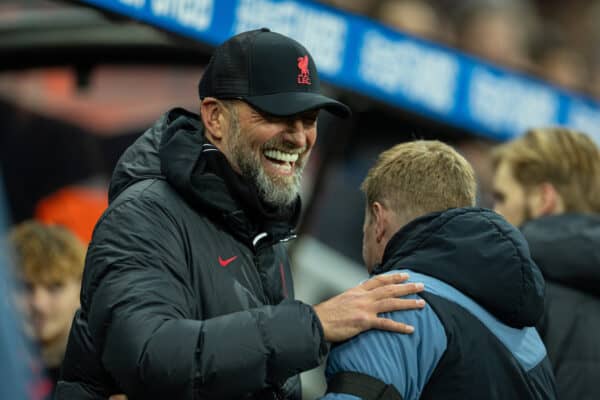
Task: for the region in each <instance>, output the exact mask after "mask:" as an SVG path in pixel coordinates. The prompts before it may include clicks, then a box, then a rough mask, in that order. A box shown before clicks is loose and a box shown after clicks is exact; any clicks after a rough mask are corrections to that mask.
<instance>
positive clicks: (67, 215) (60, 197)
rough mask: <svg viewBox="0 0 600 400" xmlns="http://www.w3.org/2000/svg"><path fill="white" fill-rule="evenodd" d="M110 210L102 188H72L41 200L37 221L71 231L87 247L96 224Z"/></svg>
mask: <svg viewBox="0 0 600 400" xmlns="http://www.w3.org/2000/svg"><path fill="white" fill-rule="evenodd" d="M106 207H108V191H107V190H106V189H104V188H101V187H93V186H85V185H69V186H65V187H62V188H60V189H59V190H57V191H54V192H52V193H50V194H49V195H47V196H44V197H43V198H41V199H40V200H39V201H38V202H37V204H36V207H35V219H37V220H38V221H41V222H43V223H45V224H56V225H61V226H64V227H66V228H68V229H69V230H70V231H71V232H73V233H74V234H75V235H76V236H77V237H78V238H79V239H80V240H81V241H82V243H84V244H85V245H86V246H87V245H88V244H89V243H90V240H92V232H93V231H94V226H95V225H96V222H98V220H99V219H100V216H101V215H102V213H103V212H104V210H106Z"/></svg>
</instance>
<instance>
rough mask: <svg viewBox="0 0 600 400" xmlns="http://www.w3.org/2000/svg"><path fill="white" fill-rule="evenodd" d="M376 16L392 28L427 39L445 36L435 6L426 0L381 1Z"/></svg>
mask: <svg viewBox="0 0 600 400" xmlns="http://www.w3.org/2000/svg"><path fill="white" fill-rule="evenodd" d="M374 17H375V19H377V20H379V21H380V22H381V23H382V24H384V25H387V26H389V27H390V28H393V29H397V30H399V31H402V32H406V33H409V34H412V35H415V36H420V37H423V38H426V39H430V40H440V39H442V38H443V36H444V35H443V33H444V32H442V26H443V24H442V21H441V20H440V18H439V17H438V15H437V12H436V10H435V8H434V7H433V6H432V5H431V4H430V3H429V2H427V1H424V0H384V1H381V2H380V3H379V4H378V6H377V8H376V10H375V12H374Z"/></svg>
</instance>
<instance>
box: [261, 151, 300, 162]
mask: <svg viewBox="0 0 600 400" xmlns="http://www.w3.org/2000/svg"><path fill="white" fill-rule="evenodd" d="M265 156H266V157H269V158H272V159H274V160H277V161H283V162H296V160H298V154H291V153H284V152H283V151H280V150H274V149H270V150H265Z"/></svg>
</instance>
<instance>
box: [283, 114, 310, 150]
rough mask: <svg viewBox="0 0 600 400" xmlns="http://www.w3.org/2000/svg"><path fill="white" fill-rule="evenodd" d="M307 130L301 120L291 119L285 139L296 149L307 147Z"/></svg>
mask: <svg viewBox="0 0 600 400" xmlns="http://www.w3.org/2000/svg"><path fill="white" fill-rule="evenodd" d="M307 129H308V128H307V127H306V126H305V124H304V121H302V119H301V118H293V119H290V120H289V122H288V129H287V131H286V135H285V138H286V140H287V141H288V142H290V143H293V144H294V146H295V147H305V146H306V132H307Z"/></svg>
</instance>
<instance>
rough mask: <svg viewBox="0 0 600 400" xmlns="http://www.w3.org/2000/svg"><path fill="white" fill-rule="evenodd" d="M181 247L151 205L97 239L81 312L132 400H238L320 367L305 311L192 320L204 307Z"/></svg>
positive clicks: (112, 219)
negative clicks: (228, 399)
mask: <svg viewBox="0 0 600 400" xmlns="http://www.w3.org/2000/svg"><path fill="white" fill-rule="evenodd" d="M184 246H185V244H184V240H183V235H182V234H181V233H180V227H179V225H178V224H177V222H176V221H175V220H174V219H173V217H172V216H171V215H169V213H168V211H167V210H165V209H164V208H163V207H160V206H159V205H157V204H155V203H150V202H141V203H140V202H139V201H136V202H135V203H134V202H129V203H124V204H121V205H119V206H118V207H117V208H116V209H113V210H111V212H110V213H109V214H107V215H106V216H105V217H104V219H103V220H102V221H101V223H100V224H99V226H98V227H97V228H96V231H95V233H94V239H93V241H92V244H91V245H90V250H89V253H88V258H87V260H86V270H85V274H84V282H83V291H82V309H83V310H84V311H86V312H88V313H89V315H88V322H89V327H90V332H91V335H92V338H93V340H94V343H95V345H96V347H97V348H98V351H99V353H100V355H101V360H102V363H103V365H104V367H105V368H106V369H107V370H108V371H109V373H110V374H111V375H112V376H113V378H114V379H115V380H116V382H117V383H118V385H119V386H120V387H121V388H122V389H123V390H124V391H125V392H126V394H128V395H129V396H130V398H177V399H194V398H233V397H238V396H242V395H244V394H247V393H252V392H256V391H259V390H261V389H264V388H266V387H268V386H270V385H276V384H277V385H278V384H282V383H283V382H284V381H285V380H286V379H287V378H289V377H291V376H293V375H295V374H296V373H298V372H300V371H303V370H306V369H310V368H313V367H315V366H317V365H318V364H319V363H320V362H321V360H322V359H323V357H324V356H325V354H326V352H327V346H326V345H325V344H324V343H325V341H324V339H323V334H322V328H321V326H320V323H319V321H318V318H317V317H316V314H315V313H314V311H313V309H312V307H310V306H308V305H306V304H303V303H301V302H298V301H288V302H284V303H281V304H280V305H277V306H265V307H260V308H255V309H249V310H245V311H241V312H236V313H232V314H227V315H223V316H220V317H217V318H212V319H207V320H194V319H192V317H193V316H194V315H197V314H195V313H194V310H196V309H197V308H198V307H199V302H200V300H199V299H197V298H195V297H194V293H193V291H192V289H191V288H190V287H189V282H190V279H189V274H190V271H188V270H187V268H188V267H187V265H188V263H187V262H186V252H185V248H184ZM223 295H224V296H227V295H228V294H227V293H224V294H223ZM215 301H218V300H215Z"/></svg>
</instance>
